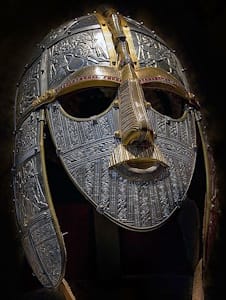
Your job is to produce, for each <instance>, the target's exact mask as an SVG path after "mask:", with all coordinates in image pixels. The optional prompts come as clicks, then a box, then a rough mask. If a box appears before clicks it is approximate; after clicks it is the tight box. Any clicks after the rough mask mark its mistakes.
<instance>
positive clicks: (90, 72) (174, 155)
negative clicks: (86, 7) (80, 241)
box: [13, 8, 217, 299]
mask: <svg viewBox="0 0 226 300" xmlns="http://www.w3.org/2000/svg"><path fill="white" fill-rule="evenodd" d="M203 122H204V121H203V118H202V115H201V111H200V105H199V103H198V101H197V99H196V97H195V96H194V94H193V93H192V91H191V90H190V87H189V83H188V80H187V77H186V76H185V72H184V69H183V67H182V65H181V63H180V61H179V60H178V58H177V56H176V54H175V52H174V51H173V50H172V49H170V48H169V47H168V46H167V44H166V43H165V42H164V41H163V40H162V39H161V38H160V37H159V36H158V35H156V34H155V33H154V32H153V31H152V30H150V29H148V28H147V27H145V26H144V25H143V24H141V23H138V22H136V21H135V20H133V19H131V18H129V17H125V16H123V15H121V14H120V13H118V12H116V11H115V10H114V9H109V8H108V9H101V10H99V11H97V12H93V13H92V14H89V15H86V16H82V17H80V18H76V19H74V20H72V21H69V22H67V23H65V24H63V25H62V26H60V27H58V28H57V29H55V30H53V31H51V32H50V33H49V34H48V35H47V36H46V37H45V38H44V39H43V40H42V42H41V43H40V44H39V45H38V47H37V49H36V51H35V52H34V56H33V59H32V61H31V62H30V63H29V64H28V65H27V67H26V70H25V71H24V73H23V75H22V77H21V79H20V81H19V84H18V87H17V93H16V99H15V159H14V175H13V187H14V196H15V208H16V217H17V223H18V227H19V229H20V232H21V241H22V244H23V247H24V251H25V253H26V257H27V260H28V262H29V264H30V266H31V268H32V270H33V272H34V274H35V275H36V277H37V278H38V280H39V281H40V283H41V284H42V285H43V286H44V287H47V288H58V287H59V286H61V285H62V284H63V286H64V287H65V286H66V284H65V271H66V270H67V268H66V263H67V259H66V257H67V255H66V248H67V247H66V246H65V240H64V234H63V233H62V232H61V227H62V226H63V225H62V223H63V222H65V217H66V216H65V215H64V213H60V210H61V212H62V211H64V212H65V210H64V207H65V206H67V205H68V206H67V207H69V211H70V218H72V219H73V218H77V220H79V218H82V216H83V217H84V216H86V217H87V214H89V213H88V212H87V210H86V209H87V207H88V211H92V216H94V217H93V218H94V219H95V220H96V221H95V222H94V223H95V228H99V229H98V230H101V233H98V234H97V236H96V237H95V239H96V245H98V243H99V242H98V241H101V240H103V239H102V238H103V236H102V234H103V231H105V235H108V234H109V235H110V233H109V232H110V231H111V230H110V229H109V227H108V226H113V227H112V228H114V230H115V232H116V231H117V232H118V231H120V234H119V237H117V238H116V240H117V241H118V243H119V245H121V246H119V247H122V248H120V249H121V250H120V251H121V255H122V253H123V251H124V252H125V253H126V251H127V250H128V249H127V247H128V245H129V244H130V241H131V239H128V236H129V237H130V238H131V235H132V236H141V237H142V238H143V237H144V236H145V239H146V238H147V237H148V238H147V240H148V241H152V242H151V243H152V247H155V245H154V244H153V240H154V237H155V236H161V231H160V230H161V228H164V229H162V230H166V229H165V228H174V227H172V226H174V225H172V223H174V220H175V218H177V221H176V223H180V225H179V227H180V230H181V231H182V235H183V237H184V239H185V245H186V246H188V245H190V246H188V248H189V247H190V248H191V249H192V250H189V251H190V252H189V251H188V252H189V253H186V255H187V256H188V257H189V258H190V261H191V264H192V268H193V271H194V269H195V268H196V266H197V265H198V262H200V263H201V265H202V267H201V269H202V268H203V266H205V264H206V262H207V258H208V255H209V252H208V251H209V248H210V239H211V238H210V237H212V236H213V233H212V232H214V230H215V224H216V222H215V221H214V220H215V219H214V216H215V215H216V211H217V208H216V207H217V205H216V204H217V203H216V201H217V200H216V188H215V169H214V161H213V158H212V154H211V150H210V147H209V145H208V141H207V135H206V132H205V127H204V125H203ZM200 174H201V175H200ZM204 177H205V178H206V179H204V180H203V178H204ZM198 179H199V180H198ZM66 182H67V183H66ZM197 182H198V183H197ZM200 182H201V183H200ZM198 184H200V185H198ZM69 185H70V187H69ZM200 187H201V188H200ZM72 207H73V208H74V210H72ZM85 207H86V208H85ZM93 209H95V210H93ZM58 212H59V214H58ZM203 212H204V213H203ZM59 216H60V217H59ZM189 216H190V217H189ZM191 216H192V218H191ZM203 216H204V218H203ZM66 218H68V217H66ZM84 219H85V217H84ZM84 219H83V221H82V220H81V222H84ZM87 220H88V222H90V216H88V217H87V218H86V222H87ZM98 220H99V221H98ZM100 220H101V221H100ZM103 220H104V221H103ZM178 220H179V221H178ZM61 221H62V223H61ZM100 222H105V223H103V224H105V225H104V226H102V225H100ZM106 222H107V223H106ZM199 222H201V224H203V226H201V227H202V228H203V239H202V240H201V243H203V251H201V252H202V254H201V256H200V255H198V254H197V253H198V252H199V251H198V247H199V241H200V236H202V232H201V231H200V229H199V225H198V224H199ZM79 224H80V223H79ZM98 224H99V225H98ZM101 224H102V223H101ZM106 224H107V225H106ZM109 224H110V225H109ZM210 224H212V225H211V226H210ZM98 226H99V227H98ZM105 226H106V227H105ZM90 227H91V228H92V225H90ZM101 227H102V228H101ZM74 230H75V231H76V230H77V231H80V232H81V231H82V226H81V224H80V225H78V228H74ZM108 230H109V231H108ZM172 231H173V230H172ZM211 231H212V232H211ZM188 232H189V233H190V232H192V234H191V235H192V238H189V239H186V234H187V233H188ZM114 234H115V233H114ZM114 234H113V235H114ZM130 234H131V235H130ZM115 235H116V234H115ZM152 238H153V240H152ZM75 239H76V235H75ZM127 239H128V240H127ZM124 240H127V246H124V248H123V246H122V245H125V242H124ZM128 241H129V242H128ZM172 241H173V237H172ZM191 241H192V242H191ZM68 243H69V242H68ZM101 243H103V242H100V244H101ZM175 247H176V246H175ZM92 250H94V249H92ZM94 252H95V251H94ZM103 252H104V251H102V252H101V253H103ZM185 252H186V251H185ZM139 255H141V254H139ZM155 255H157V253H155ZM125 256H126V255H125ZM75 259H76V258H75ZM168 261H170V258H169V259H168ZM70 264H71V263H70V260H68V265H70ZM149 271H151V270H149ZM71 297H72V296H71ZM70 299H72V298H70Z"/></svg>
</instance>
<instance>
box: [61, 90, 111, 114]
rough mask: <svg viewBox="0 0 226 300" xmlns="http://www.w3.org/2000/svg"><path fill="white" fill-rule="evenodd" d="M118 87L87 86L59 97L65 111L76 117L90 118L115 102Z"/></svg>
mask: <svg viewBox="0 0 226 300" xmlns="http://www.w3.org/2000/svg"><path fill="white" fill-rule="evenodd" d="M116 94H117V88H116V87H113V86H111V87H109V86H99V87H98V86H95V87H87V88H83V89H79V90H76V91H73V92H71V93H68V94H65V95H63V96H61V97H60V98H59V102H60V104H61V106H62V108H63V109H64V111H65V112H66V113H67V114H69V115H70V116H73V117H76V118H89V117H92V116H95V115H99V114H101V113H103V112H104V111H105V110H106V109H107V108H108V107H109V106H110V105H111V103H112V102H113V100H114V99H115V97H116Z"/></svg>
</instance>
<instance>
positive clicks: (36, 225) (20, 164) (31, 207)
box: [14, 111, 65, 287]
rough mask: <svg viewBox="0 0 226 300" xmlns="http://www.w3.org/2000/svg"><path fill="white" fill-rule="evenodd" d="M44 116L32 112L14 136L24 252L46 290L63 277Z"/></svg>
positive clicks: (16, 204) (16, 206) (16, 183)
mask: <svg viewBox="0 0 226 300" xmlns="http://www.w3.org/2000/svg"><path fill="white" fill-rule="evenodd" d="M42 116H43V113H41V112H40V111H38V112H33V113H31V114H30V116H29V117H28V118H27V119H25V121H24V122H23V123H22V125H21V126H20V128H19V129H18V130H17V131H16V136H15V170H14V197H15V208H16V215H17V221H18V227H19V230H20V233H21V240H22V243H23V247H24V251H25V253H26V255H27V258H28V261H29V262H30V264H31V266H32V269H33V272H34V274H35V275H36V276H37V278H38V279H39V280H40V282H41V283H42V284H43V285H44V286H47V287H52V286H57V285H58V284H59V283H60V282H61V280H62V277H63V275H64V260H65V253H64V252H65V250H64V245H63V240H62V237H61V236H60V233H59V230H58V229H57V224H56V220H54V219H53V218H54V217H53V215H54V212H51V210H50V208H49V199H48V192H47V191H46V186H45V184H46V183H45V179H44V178H45V174H44V172H43V167H44V166H43V163H42V161H41V160H42V155H43V153H42V148H41V146H40V141H41V139H42V135H43V132H42V130H43V129H42V127H43V122H44V120H43V117H42Z"/></svg>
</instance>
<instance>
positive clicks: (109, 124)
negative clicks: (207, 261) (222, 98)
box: [48, 103, 196, 230]
mask: <svg viewBox="0 0 226 300" xmlns="http://www.w3.org/2000/svg"><path fill="white" fill-rule="evenodd" d="M48 111H49V119H50V130H51V131H52V135H53V138H54V143H55V144H56V147H57V149H58V154H59V156H60V158H61V160H62V163H63V165H64V167H65V169H66V171H67V172H68V173H69V175H70V177H71V179H72V181H73V182H74V184H75V185H76V186H78V187H79V189H80V190H81V191H82V192H83V194H84V195H85V196H86V197H87V199H88V200H89V201H91V203H92V204H93V205H94V206H95V207H96V209H97V210H98V211H99V212H100V213H103V214H104V215H106V216H107V217H109V218H110V219H111V220H113V221H114V222H116V223H118V224H120V225H121V226H125V227H128V228H130V229H135V230H147V229H148V230H151V229H153V228H155V227H157V226H159V225H160V224H162V223H163V222H164V221H166V220H167V219H168V218H169V216H170V215H171V214H172V213H173V211H174V210H175V209H176V208H177V207H179V206H180V205H181V203H182V201H183V200H184V199H185V197H186V192H187V189H188V187H189V184H190V180H191V177H192V174H193V171H194V166H195V160H196V149H195V147H194V145H195V140H196V133H195V126H194V122H195V121H194V117H193V113H192V112H190V111H189V112H188V113H187V116H186V117H185V118H184V120H181V121H175V120H172V122H171V123H170V124H169V123H168V122H167V120H166V118H165V116H163V115H161V114H159V113H157V112H155V111H154V110H152V109H150V110H149V111H148V116H149V119H150V121H151V124H152V128H153V130H154V131H155V132H156V134H157V138H156V141H155V142H156V144H157V146H158V147H159V149H160V151H161V152H162V153H163V155H164V157H165V158H166V161H167V163H168V165H169V176H167V177H165V178H164V179H163V180H155V178H154V177H153V180H149V181H145V180H144V181H140V182H137V181H134V180H133V179H131V180H129V179H127V178H124V177H122V176H121V175H120V174H119V173H118V172H116V171H115V170H110V169H109V160H110V156H111V153H112V151H113V150H114V148H116V147H117V145H118V143H119V141H118V140H117V139H116V138H115V137H114V131H115V130H116V128H115V124H114V117H113V116H114V113H115V111H114V108H112V109H110V110H109V111H108V112H107V113H106V114H104V115H102V116H100V117H97V118H96V119H95V122H94V121H93V120H84V121H76V120H75V119H71V118H70V117H68V116H66V115H64V113H63V112H62V111H61V107H60V105H59V104H58V103H55V104H51V105H50V106H49V110H48ZM168 132H171V135H169V134H168ZM182 133H183V137H182ZM184 136H186V138H184ZM189 136H192V138H190V137H189ZM68 137H69V138H68Z"/></svg>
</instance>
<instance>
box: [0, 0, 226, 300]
mask: <svg viewBox="0 0 226 300" xmlns="http://www.w3.org/2000/svg"><path fill="white" fill-rule="evenodd" d="M81 2H82V1H75V0H74V1H72V0H65V1H59V0H55V1H53V0H45V1H44V0H39V1H31V0H30V1H28V0H21V1H16V0H8V1H3V2H2V3H1V8H0V26H1V27H0V60H1V62H0V66H1V69H0V70H1V71H0V114H1V116H0V138H1V139H0V145H1V146H0V159H1V162H0V176H1V181H0V197H1V199H0V225H1V227H0V230H1V244H0V249H1V253H0V274H1V278H0V280H1V281H0V282H1V284H0V286H1V287H2V291H3V290H4V291H5V292H6V294H7V295H8V296H5V297H4V299H11V298H10V295H17V291H18V289H19V285H20V280H21V278H20V276H21V274H22V273H21V269H20V261H21V256H20V252H21V249H20V247H19V244H18V240H17V234H16V232H15V227H14V222H13V221H14V219H13V218H14V217H13V213H12V211H13V203H12V189H11V187H10V183H11V177H10V176H11V173H10V169H11V167H12V131H13V103H14V94H15V89H16V83H17V80H18V79H19V76H20V74H21V73H22V71H23V68H24V66H25V64H26V63H27V62H28V59H29V57H30V54H31V51H32V49H33V47H34V46H35V44H36V43H38V42H39V41H40V40H41V39H42V37H43V36H44V35H45V34H47V33H48V32H49V31H50V30H51V29H52V28H55V27H56V26H58V25H60V24H61V23H63V22H64V21H65V20H69V19H72V18H74V17H78V16H81V15H83V14H86V13H89V12H92V11H93V10H95V8H96V7H97V5H99V4H101V3H102V2H100V1H99V2H98V1H97V0H96V1H91V0H90V1H84V3H81ZM104 3H107V4H111V5H112V6H113V7H115V8H116V9H117V10H119V11H120V12H121V13H122V14H124V15H130V16H131V17H132V18H134V19H136V20H138V21H143V22H144V23H145V25H147V26H148V27H151V28H152V29H153V30H155V31H156V33H157V34H159V35H160V36H161V37H162V38H163V39H165V41H167V42H168V44H169V46H171V47H172V48H174V49H175V50H176V52H177V55H178V57H179V58H180V59H181V60H182V63H183V65H184V66H185V67H186V69H187V74H189V80H190V84H191V86H192V88H193V92H194V93H195V94H196V95H197V96H198V98H199V99H200V102H201V103H202V104H203V106H204V107H205V109H206V111H207V118H208V130H209V134H210V140H211V143H212V146H213V150H214V156H215V160H216V164H217V174H218V182H219V183H218V187H219V191H220V192H219V194H220V203H221V209H222V217H221V219H220V223H219V224H220V226H219V231H218V236H217V241H216V243H215V247H214V255H213V257H212V263H211V265H210V268H211V269H210V273H211V278H212V279H211V280H212V284H213V294H214V295H215V296H213V298H212V299H213V300H220V299H226V296H225V293H224V282H225V267H226V264H225V261H224V256H225V255H224V253H225V238H224V235H225V230H224V228H225V216H226V214H225V204H224V202H225V199H224V198H225V197H224V194H225V187H224V177H225V159H224V155H225V146H226V145H225V137H224V135H225V129H226V126H225V121H224V119H225V110H224V109H225V103H224V102H225V95H224V91H225V82H224V77H225V71H224V61H225V59H226V49H225V48H226V47H225V42H224V40H225V35H226V5H225V4H224V2H223V1H222V3H221V1H220V0H215V1H214V0H206V1H204V0H190V1H185V0H181V1H179V0H178V1H177V0H172V1H168V2H167V1H166V2H164V1H152V0H149V1H145V0H139V1H137V2H135V3H132V2H131V1H122V0H121V1H117V0H116V1H108V2H106V1H105V2H104ZM222 293H223V294H222ZM14 299H17V297H16V296H15V298H14Z"/></svg>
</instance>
